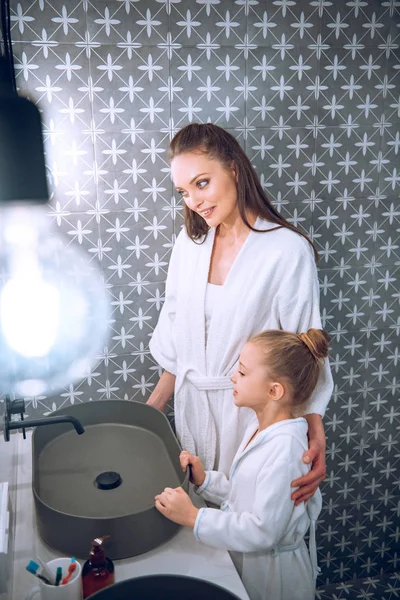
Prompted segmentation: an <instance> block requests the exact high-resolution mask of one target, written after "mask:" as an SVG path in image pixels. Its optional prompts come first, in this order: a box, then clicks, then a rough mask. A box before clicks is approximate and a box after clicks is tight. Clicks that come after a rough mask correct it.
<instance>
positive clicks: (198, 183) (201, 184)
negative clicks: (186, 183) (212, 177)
mask: <svg viewBox="0 0 400 600" xmlns="http://www.w3.org/2000/svg"><path fill="white" fill-rule="evenodd" d="M207 183H208V180H207V179H201V180H200V181H198V182H197V186H198V187H199V188H200V189H203V188H204V187H205V186H206V185H207Z"/></svg>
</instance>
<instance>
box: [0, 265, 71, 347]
mask: <svg viewBox="0 0 400 600" xmlns="http://www.w3.org/2000/svg"><path fill="white" fill-rule="evenodd" d="M0 319H1V327H2V329H3V331H4V336H5V338H6V339H7V342H8V344H9V345H10V347H11V348H13V350H15V351H16V352H18V353H19V354H21V355H22V356H25V357H27V358H28V357H43V356H46V354H48V353H49V352H50V350H51V348H52V346H53V344H54V342H55V340H56V337H57V332H58V329H59V320H60V294H59V291H58V290H57V289H56V288H55V287H54V286H52V285H51V284H49V283H46V282H45V281H43V280H41V279H40V278H37V279H33V280H32V278H31V277H29V275H27V276H26V277H23V275H22V276H20V277H18V278H16V279H10V280H9V281H8V282H7V283H6V285H5V286H4V288H3V290H2V292H1V297H0Z"/></svg>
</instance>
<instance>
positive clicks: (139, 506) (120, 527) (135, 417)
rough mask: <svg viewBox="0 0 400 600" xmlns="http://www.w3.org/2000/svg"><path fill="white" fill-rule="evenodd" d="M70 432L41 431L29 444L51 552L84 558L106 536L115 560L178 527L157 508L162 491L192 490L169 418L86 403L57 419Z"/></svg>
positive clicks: (121, 405) (117, 404) (145, 409)
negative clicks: (76, 425) (76, 424)
mask: <svg viewBox="0 0 400 600" xmlns="http://www.w3.org/2000/svg"><path fill="white" fill-rule="evenodd" d="M58 414H68V415H69V416H72V417H75V418H76V419H78V420H79V421H80V423H81V424H82V425H83V427H84V428H85V432H84V433H83V434H82V435H77V433H76V431H75V430H74V429H73V428H72V427H71V426H70V425H68V424H65V423H63V424H56V425H49V426H47V427H37V428H36V429H35V430H34V433H33V436H32V444H33V470H32V472H33V478H32V489H33V495H34V503H35V509H36V520H37V526H38V531H39V534H40V536H41V538H42V539H43V541H44V542H45V543H46V544H48V545H49V546H51V547H52V548H54V549H56V550H58V551H60V552H62V553H64V554H67V555H70V556H76V557H78V558H87V557H88V554H89V551H90V547H91V542H92V540H93V539H94V538H95V537H100V536H105V535H109V536H110V538H109V540H107V542H106V554H107V555H108V556H109V557H110V558H111V559H119V558H126V557H130V556H136V555H138V554H142V553H144V552H148V551H149V550H152V549H153V548H155V547H157V546H159V545H160V544H162V543H163V542H165V541H167V540H168V539H170V538H171V537H172V536H173V535H174V534H175V533H177V531H178V530H179V526H178V525H176V524H175V523H172V521H169V520H168V519H166V518H165V517H163V516H162V515H161V514H160V513H159V512H158V511H157V509H156V508H155V507H154V496H155V495H156V494H158V493H160V492H161V491H162V490H163V489H164V488H165V487H167V486H168V487H177V486H182V487H183V488H184V489H186V490H187V488H188V473H184V472H183V471H182V469H181V467H180V463H179V453H180V446H179V443H178V440H177V439H176V437H175V435H174V433H173V431H172V429H171V426H170V424H169V422H168V419H167V418H166V416H165V415H164V414H163V413H161V412H160V411H158V410H157V409H155V408H153V407H151V406H149V405H147V404H143V403H141V402H130V401H125V400H104V401H98V402H86V403H83V404H78V405H74V406H70V407H68V409H65V408H64V409H61V410H58V411H55V412H54V413H52V416H55V415H58Z"/></svg>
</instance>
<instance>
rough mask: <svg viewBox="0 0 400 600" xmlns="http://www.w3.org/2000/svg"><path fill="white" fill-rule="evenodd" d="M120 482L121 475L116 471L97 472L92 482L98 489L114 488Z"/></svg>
mask: <svg viewBox="0 0 400 600" xmlns="http://www.w3.org/2000/svg"><path fill="white" fill-rule="evenodd" d="M121 483H122V479H121V475H120V474H119V473H117V472H116V471H104V472H103V473H99V475H97V477H96V479H95V480H94V484H95V486H96V487H97V488H99V490H114V489H115V488H117V487H119V486H120V485H121Z"/></svg>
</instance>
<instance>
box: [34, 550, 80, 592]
mask: <svg viewBox="0 0 400 600" xmlns="http://www.w3.org/2000/svg"><path fill="white" fill-rule="evenodd" d="M70 564H71V559H70V558H55V559H54V560H50V561H49V562H47V563H46V566H47V567H48V569H49V571H50V572H51V573H53V574H54V579H55V575H56V571H57V567H61V568H62V572H63V577H65V576H66V574H67V573H68V567H69V565H70ZM81 575H82V567H81V565H80V564H79V563H78V561H77V562H76V568H75V571H74V572H73V573H72V575H71V578H70V580H69V581H68V583H65V584H64V585H61V584H60V585H58V586H56V585H47V584H46V583H44V582H43V581H42V580H41V579H38V585H37V586H35V587H33V588H32V589H31V590H30V591H29V592H28V594H27V595H26V596H25V600H82V578H81Z"/></svg>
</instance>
